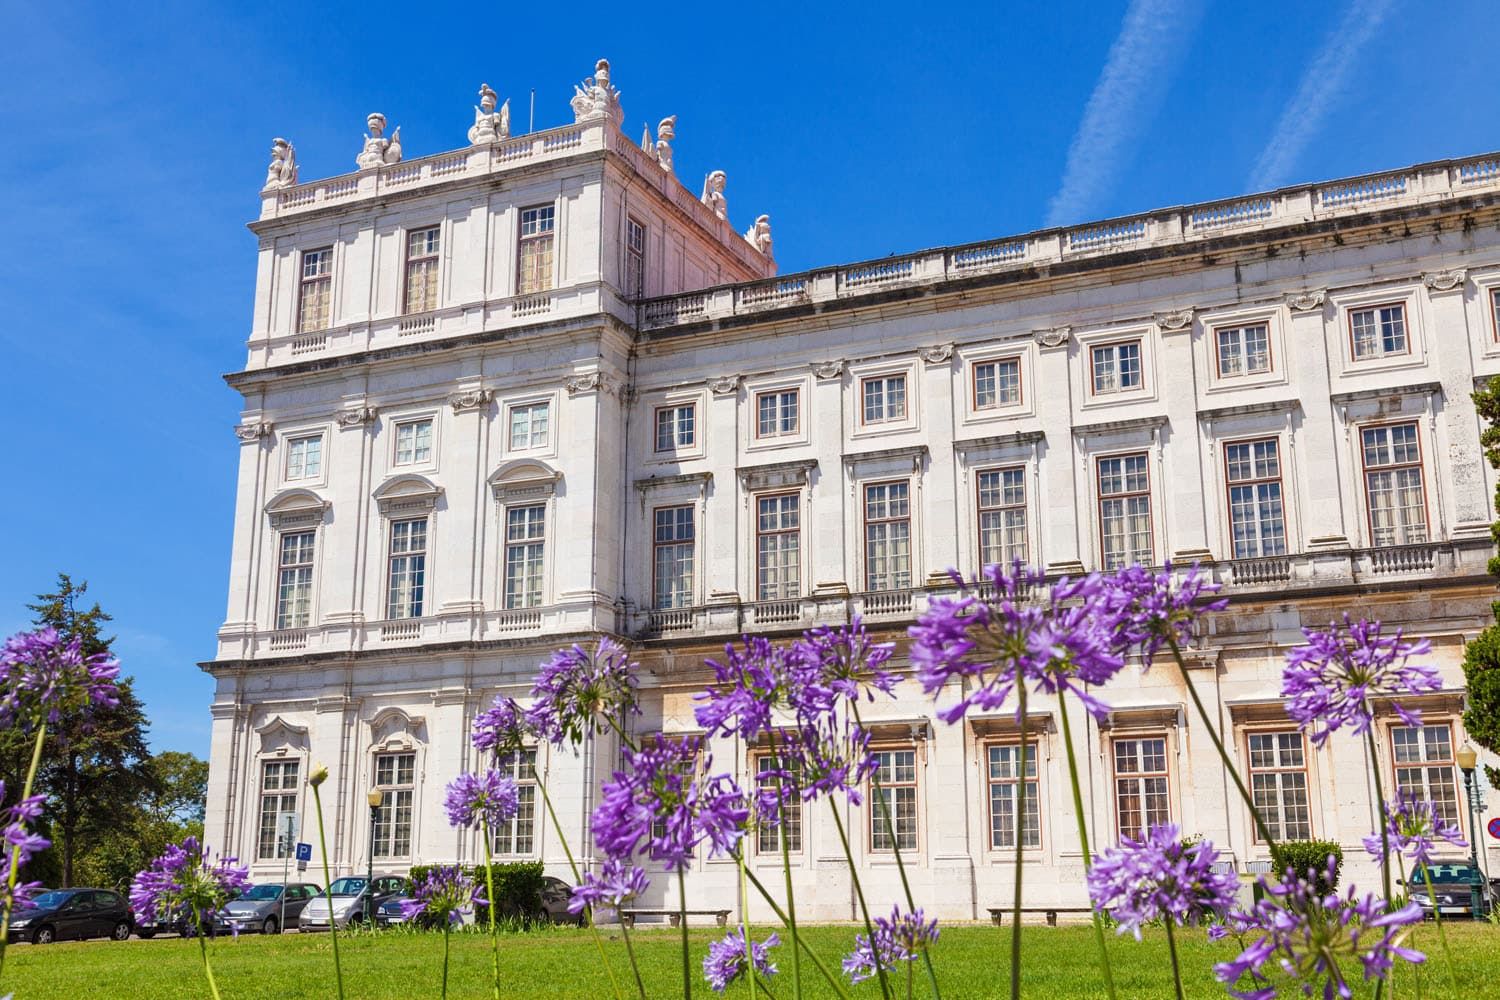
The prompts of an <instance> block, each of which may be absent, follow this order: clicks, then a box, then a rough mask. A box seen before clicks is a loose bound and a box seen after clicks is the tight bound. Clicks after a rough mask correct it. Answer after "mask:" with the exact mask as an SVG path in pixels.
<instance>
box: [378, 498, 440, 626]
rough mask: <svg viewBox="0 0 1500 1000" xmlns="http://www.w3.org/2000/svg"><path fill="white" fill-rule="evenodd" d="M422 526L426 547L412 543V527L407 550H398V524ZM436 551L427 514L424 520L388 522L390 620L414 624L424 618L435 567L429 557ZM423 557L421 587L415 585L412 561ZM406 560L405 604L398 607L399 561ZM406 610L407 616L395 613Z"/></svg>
mask: <svg viewBox="0 0 1500 1000" xmlns="http://www.w3.org/2000/svg"><path fill="white" fill-rule="evenodd" d="M419 523H420V524H421V525H422V546H421V548H416V547H414V545H413V543H412V541H411V534H412V531H411V528H410V527H408V528H407V532H406V535H407V539H406V548H404V549H402V550H401V551H400V552H397V551H396V527H397V526H398V525H415V524H419ZM431 552H432V519H431V518H430V517H428V516H426V515H423V516H421V517H401V518H394V519H392V520H391V521H389V522H388V525H387V531H386V575H385V578H386V589H385V615H386V621H411V620H413V619H416V618H421V617H423V616H424V615H425V614H426V612H427V607H428V603H429V601H428V593H427V591H428V581H429V580H430V579H431V577H432V572H431V567H430V566H428V563H427V557H428V556H429V555H430V554H431ZM418 556H420V557H421V559H422V566H421V574H422V580H421V583H420V584H417V583H412V582H411V580H412V577H413V575H414V572H415V571H414V569H413V568H412V560H413V558H415V557H418ZM398 559H400V560H403V561H404V563H405V565H404V568H403V570H402V572H403V573H404V574H405V576H406V579H407V585H406V590H405V597H404V598H403V602H404V603H403V605H402V606H401V607H400V608H398V605H397V603H396V597H395V593H394V590H395V583H396V560H398ZM413 595H416V596H413ZM397 610H403V611H405V612H407V613H405V614H401V615H397V614H394V613H393V612H395V611H397Z"/></svg>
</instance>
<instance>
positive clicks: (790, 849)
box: [750, 750, 807, 858]
mask: <svg viewBox="0 0 1500 1000" xmlns="http://www.w3.org/2000/svg"><path fill="white" fill-rule="evenodd" d="M784 760H785V755H783V754H778V753H773V752H771V751H767V750H758V751H755V752H754V753H752V754H751V755H750V773H751V775H752V776H753V778H754V780H755V787H756V789H759V788H761V787H762V784H764V785H765V786H766V787H769V788H772V789H773V790H774V788H775V781H774V780H772V781H768V782H763V781H762V779H761V775H762V774H763V773H765V771H767V770H772V769H773V768H771V766H770V765H771V764H772V763H773V762H776V761H784ZM762 765H765V766H764V767H763V766H762ZM786 798H787V797H785V796H784V797H783V801H782V803H781V809H782V811H783V823H785V822H786V817H789V816H791V815H792V814H793V812H794V811H795V814H796V817H797V819H796V822H795V824H787V825H788V826H795V827H796V832H797V839H796V843H793V842H792V838H791V836H790V835H789V836H788V837H787V853H788V854H801V853H802V852H803V851H804V849H805V845H806V843H807V811H806V810H805V809H803V808H802V806H803V802H802V797H801V795H799V794H797V792H796V791H795V790H794V791H793V792H792V794H791V795H790V799H791V801H790V802H788V801H786V800H785V799H786ZM779 829H780V827H770V826H767V827H762V828H760V829H758V830H757V831H756V834H755V853H756V854H757V855H760V856H761V857H772V856H774V857H778V858H779V857H780V856H781V837H780V835H779V832H778V831H779ZM768 832H769V833H771V835H772V838H773V839H774V840H775V846H774V847H771V848H769V849H768V848H767V847H766V846H765V842H764V841H763V840H762V838H763V837H764V836H765V835H766V834H767V833H768Z"/></svg>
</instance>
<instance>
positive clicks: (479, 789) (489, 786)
mask: <svg viewBox="0 0 1500 1000" xmlns="http://www.w3.org/2000/svg"><path fill="white" fill-rule="evenodd" d="M443 808H444V809H446V810H447V812H448V822H449V823H450V824H452V825H453V826H456V827H473V828H474V829H476V830H477V829H485V830H494V829H495V828H497V827H498V826H500V824H501V823H504V822H506V821H508V820H509V819H511V817H513V816H515V814H516V812H517V810H518V809H519V808H520V792H519V791H518V789H517V788H516V783H515V781H514V779H512V778H510V777H509V776H507V775H504V774H501V773H500V772H499V771H486V772H485V773H484V774H460V775H459V776H458V777H457V778H454V779H453V781H452V783H451V784H449V785H448V791H447V794H446V795H445V796H444V798H443Z"/></svg>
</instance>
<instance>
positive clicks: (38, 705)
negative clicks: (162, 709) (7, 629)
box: [0, 628, 120, 727]
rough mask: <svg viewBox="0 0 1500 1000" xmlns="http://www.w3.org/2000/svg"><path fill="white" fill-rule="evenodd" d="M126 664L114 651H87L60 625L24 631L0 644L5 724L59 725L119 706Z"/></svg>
mask: <svg viewBox="0 0 1500 1000" xmlns="http://www.w3.org/2000/svg"><path fill="white" fill-rule="evenodd" d="M119 674H120V665H119V664H118V663H117V662H116V661H115V660H114V658H113V657H111V656H110V655H109V654H108V653H94V654H92V655H87V656H86V655H84V653H83V644H82V640H81V639H79V638H78V637H76V636H75V637H74V638H72V639H64V638H63V637H62V636H61V635H60V634H59V633H58V632H57V630H56V629H53V628H43V629H38V630H36V631H35V632H20V633H17V634H16V635H13V636H11V637H10V638H9V639H7V640H5V645H4V646H3V647H0V726H3V727H10V726H14V725H17V724H20V725H24V726H34V725H39V724H41V723H48V724H51V723H55V722H57V721H58V720H59V719H61V718H62V717H63V716H64V715H72V716H77V715H84V716H87V715H88V714H89V712H91V711H92V710H93V709H94V708H95V707H108V706H113V705H116V704H118V702H119V698H118V696H117V694H116V689H115V679H116V678H117V677H118V676H119Z"/></svg>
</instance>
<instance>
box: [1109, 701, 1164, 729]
mask: <svg viewBox="0 0 1500 1000" xmlns="http://www.w3.org/2000/svg"><path fill="white" fill-rule="evenodd" d="M1182 720H1183V708H1182V706H1181V705H1142V706H1140V707H1138V708H1137V707H1131V708H1112V709H1110V711H1109V715H1108V716H1106V717H1105V718H1103V719H1101V720H1099V728H1100V729H1155V730H1161V729H1177V728H1180V727H1181V726H1182Z"/></svg>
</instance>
